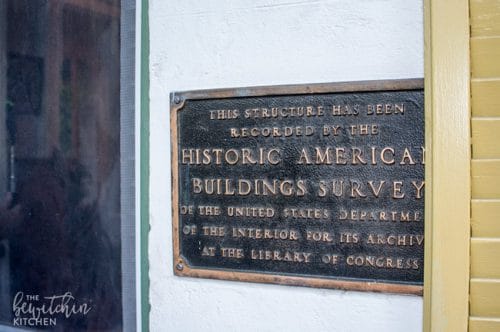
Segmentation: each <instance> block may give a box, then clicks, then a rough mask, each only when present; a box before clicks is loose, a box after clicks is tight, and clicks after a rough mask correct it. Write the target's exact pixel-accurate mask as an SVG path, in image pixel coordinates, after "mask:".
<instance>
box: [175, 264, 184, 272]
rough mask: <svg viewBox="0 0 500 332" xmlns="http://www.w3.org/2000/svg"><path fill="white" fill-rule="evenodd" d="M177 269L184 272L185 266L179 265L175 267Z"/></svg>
mask: <svg viewBox="0 0 500 332" xmlns="http://www.w3.org/2000/svg"><path fill="white" fill-rule="evenodd" d="M175 268H176V269H177V270H179V271H182V270H184V265H183V264H182V263H178V264H177V265H176V266H175Z"/></svg>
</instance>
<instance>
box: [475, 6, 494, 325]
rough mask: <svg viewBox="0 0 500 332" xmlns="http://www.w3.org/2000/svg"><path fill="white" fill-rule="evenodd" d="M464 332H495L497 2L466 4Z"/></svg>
mask: <svg viewBox="0 0 500 332" xmlns="http://www.w3.org/2000/svg"><path fill="white" fill-rule="evenodd" d="M470 24H471V43H470V50H471V106H472V109H471V112H472V121H471V128H472V133H471V134H472V161H471V180H472V181H471V191H472V192H471V197H472V202H471V236H472V237H471V246H470V250H471V257H470V277H471V282H470V301H469V302H470V308H469V309H470V319H469V331H471V332H490V331H500V0H470Z"/></svg>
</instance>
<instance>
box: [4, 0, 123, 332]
mask: <svg viewBox="0 0 500 332" xmlns="http://www.w3.org/2000/svg"><path fill="white" fill-rule="evenodd" d="M120 205H121V204H120V1H119V0H92V1H88V0H0V330H2V324H3V326H18V327H22V328H29V329H42V330H54V331H121V330H122V328H123V327H122V278H121V268H122V267H121V245H122V243H121V231H120V229H121V217H120V216H121V207H120Z"/></svg>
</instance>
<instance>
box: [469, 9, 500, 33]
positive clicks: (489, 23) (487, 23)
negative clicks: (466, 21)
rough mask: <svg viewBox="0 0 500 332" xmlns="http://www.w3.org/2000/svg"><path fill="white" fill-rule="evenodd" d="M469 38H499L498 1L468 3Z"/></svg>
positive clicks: (499, 10)
mask: <svg viewBox="0 0 500 332" xmlns="http://www.w3.org/2000/svg"><path fill="white" fill-rule="evenodd" d="M470 13H471V17H470V23H471V36H472V37H477V36H483V37H484V36H500V1H498V0H471V1H470Z"/></svg>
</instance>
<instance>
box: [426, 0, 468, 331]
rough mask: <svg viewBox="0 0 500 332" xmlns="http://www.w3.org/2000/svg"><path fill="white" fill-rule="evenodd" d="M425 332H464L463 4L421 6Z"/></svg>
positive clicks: (435, 0) (442, 0)
mask: <svg viewBox="0 0 500 332" xmlns="http://www.w3.org/2000/svg"><path fill="white" fill-rule="evenodd" d="M424 6H425V27H424V30H425V103H426V105H425V106H426V107H425V108H426V116H425V118H426V119H425V120H426V127H425V128H426V147H427V151H428V153H427V164H426V169H425V177H426V187H427V191H426V197H425V198H426V209H425V214H426V218H425V222H426V224H425V237H426V242H425V276H424V330H425V331H440V332H442V331H453V332H459V331H467V324H468V310H469V308H468V300H469V265H470V263H469V243H470V195H471V194H470V193H471V183H470V154H471V152H470V105H469V104H470V98H469V96H470V92H469V91H470V88H469V76H470V69H469V68H470V65H469V62H470V60H469V59H470V57H469V54H470V51H469V34H470V32H469V4H468V0H457V1H447V0H432V1H431V0H425V5H424Z"/></svg>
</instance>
